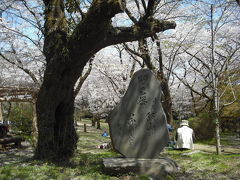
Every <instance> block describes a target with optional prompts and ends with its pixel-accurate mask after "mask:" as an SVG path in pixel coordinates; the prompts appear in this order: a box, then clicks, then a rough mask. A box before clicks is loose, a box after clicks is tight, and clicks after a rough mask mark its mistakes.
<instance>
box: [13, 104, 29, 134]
mask: <svg viewBox="0 0 240 180" xmlns="http://www.w3.org/2000/svg"><path fill="white" fill-rule="evenodd" d="M8 119H9V121H10V122H11V128H12V130H13V131H16V132H21V134H22V135H30V134H31V132H32V119H33V107H32V104H31V103H12V108H11V111H10V115H9V118H8Z"/></svg>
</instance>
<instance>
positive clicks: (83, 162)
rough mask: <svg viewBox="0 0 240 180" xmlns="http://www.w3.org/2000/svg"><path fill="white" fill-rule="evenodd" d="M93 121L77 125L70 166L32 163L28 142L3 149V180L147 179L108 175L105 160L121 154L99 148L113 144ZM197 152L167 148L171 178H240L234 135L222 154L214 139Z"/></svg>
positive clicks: (239, 144) (238, 142) (239, 146)
mask: <svg viewBox="0 0 240 180" xmlns="http://www.w3.org/2000/svg"><path fill="white" fill-rule="evenodd" d="M84 123H86V124H87V132H83V131H84V130H83V124H84ZM90 124H91V122H90V121H89V120H88V121H87V120H85V121H84V120H83V121H81V122H79V125H78V126H77V132H78V133H79V142H78V147H77V150H76V153H75V156H74V157H73V158H72V159H71V162H70V163H66V164H61V165H56V164H51V163H48V162H42V161H36V160H32V159H31V157H32V155H33V150H32V148H31V146H29V143H26V142H24V143H23V147H22V148H9V149H8V148H6V149H5V150H0V179H1V180H13V179H14V180H15V179H18V180H22V179H23V180H25V179H26V180H50V179H52V180H54V179H57V180H78V179H79V180H118V179H120V180H138V179H140V180H144V179H148V178H147V177H146V176H137V175H135V174H132V173H130V174H116V175H115V176H109V175H107V174H105V173H104V171H103V167H102V158H106V157H117V156H119V154H118V153H116V152H113V151H112V150H110V149H97V148H96V146H97V145H100V144H102V143H105V142H110V138H105V137H102V136H101V133H102V132H103V130H104V129H108V127H107V124H106V123H104V122H103V123H101V126H102V129H101V130H97V129H96V128H95V127H92V126H91V125H90ZM194 145H195V148H194V150H189V151H176V150H171V149H165V150H164V151H163V152H161V154H160V156H164V157H168V158H171V159H173V160H175V161H176V162H177V164H178V165H179V171H178V172H177V173H175V174H171V175H169V176H168V177H167V179H169V180H171V179H179V180H185V179H186V180H195V179H199V180H200V179H201V180H205V179H206V180H208V179H214V180H220V179H222V180H225V179H226V180H227V179H236V180H237V179H239V177H240V137H237V136H236V135H234V134H224V135H223V136H222V149H223V152H222V154H221V155H217V154H216V150H215V146H214V140H208V141H205V142H196V143H195V144H194Z"/></svg>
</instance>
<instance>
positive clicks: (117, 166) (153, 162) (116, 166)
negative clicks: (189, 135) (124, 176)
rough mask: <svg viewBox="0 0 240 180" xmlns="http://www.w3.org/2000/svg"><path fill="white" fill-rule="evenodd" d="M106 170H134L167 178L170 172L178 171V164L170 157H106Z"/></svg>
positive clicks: (121, 171) (123, 171) (141, 173)
mask: <svg viewBox="0 0 240 180" xmlns="http://www.w3.org/2000/svg"><path fill="white" fill-rule="evenodd" d="M103 165H104V167H105V168H104V171H105V172H106V173H107V174H110V175H116V174H119V173H129V172H134V173H136V174H140V175H148V176H150V177H152V178H154V179H155V180H156V179H160V180H162V179H165V178H166V176H167V175H168V174H171V173H175V172H177V171H178V168H179V167H178V165H177V164H176V163H175V162H174V161H173V160H171V159H169V158H158V159H135V158H105V159H103Z"/></svg>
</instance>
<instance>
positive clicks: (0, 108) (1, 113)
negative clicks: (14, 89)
mask: <svg viewBox="0 0 240 180" xmlns="http://www.w3.org/2000/svg"><path fill="white" fill-rule="evenodd" d="M0 123H3V112H2V102H0Z"/></svg>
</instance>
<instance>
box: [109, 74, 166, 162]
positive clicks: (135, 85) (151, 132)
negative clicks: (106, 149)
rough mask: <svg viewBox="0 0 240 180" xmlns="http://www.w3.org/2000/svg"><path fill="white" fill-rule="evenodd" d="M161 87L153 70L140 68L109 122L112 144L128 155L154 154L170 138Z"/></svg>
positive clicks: (132, 156) (152, 156)
mask: <svg viewBox="0 0 240 180" xmlns="http://www.w3.org/2000/svg"><path fill="white" fill-rule="evenodd" d="M161 95H162V90H161V86H160V83H159V81H158V80H157V79H156V77H155V76H154V75H153V73H152V72H151V71H150V70H147V69H141V70H139V71H137V72H136V73H135V74H134V75H133V77H132V80H131V82H130V84H129V87H128V89H127V91H126V93H125V95H124V97H123V98H122V100H121V102H120V103H119V104H118V106H117V107H116V108H115V109H114V110H113V111H112V112H111V114H110V116H109V119H108V122H109V127H110V135H111V138H112V143H113V147H114V148H115V149H116V150H117V151H119V153H121V154H122V155H123V156H125V157H128V158H155V157H158V156H159V153H160V152H161V151H162V149H163V148H164V147H165V146H166V145H167V143H168V142H169V135H168V130H167V122H166V116H165V113H164V111H163V108H162V105H161Z"/></svg>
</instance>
